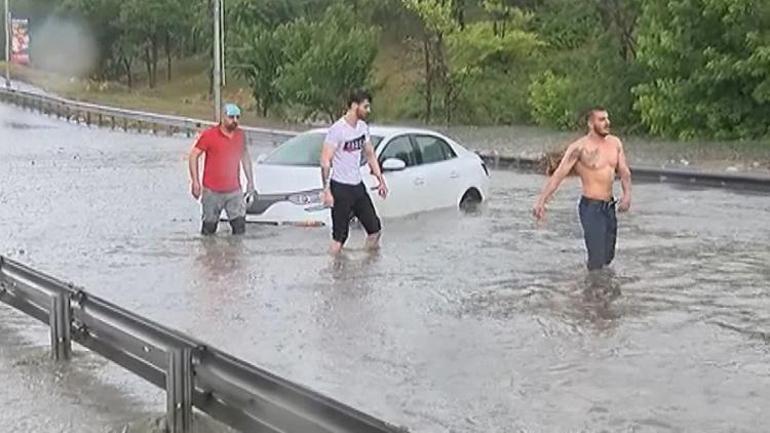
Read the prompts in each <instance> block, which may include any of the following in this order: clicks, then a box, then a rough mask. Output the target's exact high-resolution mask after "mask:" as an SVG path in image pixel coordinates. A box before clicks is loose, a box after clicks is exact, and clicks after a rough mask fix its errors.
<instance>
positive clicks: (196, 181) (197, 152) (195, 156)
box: [188, 146, 203, 199]
mask: <svg viewBox="0 0 770 433" xmlns="http://www.w3.org/2000/svg"><path fill="white" fill-rule="evenodd" d="M202 153H203V150H201V148H199V147H198V146H193V148H192V150H191V151H190V156H189V157H188V167H189V169H190V181H191V187H190V190H191V193H192V196H193V197H195V198H196V199H197V198H198V197H200V195H201V181H200V173H198V161H199V160H200V158H201V154H202Z"/></svg>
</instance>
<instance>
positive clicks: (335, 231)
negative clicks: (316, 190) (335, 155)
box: [330, 181, 382, 244]
mask: <svg viewBox="0 0 770 433" xmlns="http://www.w3.org/2000/svg"><path fill="white" fill-rule="evenodd" d="M330 189H331V192H332V196H333V197H334V207H332V239H334V240H335V241H337V242H339V243H341V244H344V243H345V241H346V240H347V239H348V233H349V231H350V220H351V219H352V218H353V217H354V216H355V217H356V218H358V221H360V222H361V224H362V225H363V226H364V229H365V230H366V233H367V234H370V235H372V234H375V233H378V232H379V231H380V229H381V228H382V226H381V225H380V218H379V217H378V216H377V212H376V211H375V210H374V204H372V199H371V197H369V193H368V192H367V191H366V185H364V183H363V182H361V183H359V184H358V185H348V184H344V183H339V182H335V181H331V183H330Z"/></svg>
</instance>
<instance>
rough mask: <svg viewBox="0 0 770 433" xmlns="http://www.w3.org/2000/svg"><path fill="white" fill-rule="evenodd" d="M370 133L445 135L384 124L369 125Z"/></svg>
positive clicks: (383, 135) (319, 130)
mask: <svg viewBox="0 0 770 433" xmlns="http://www.w3.org/2000/svg"><path fill="white" fill-rule="evenodd" d="M328 129H329V128H314V129H311V130H309V131H306V132H326V131H327V130H328ZM369 133H370V134H371V135H379V136H382V137H389V136H391V135H396V134H435V135H440V136H444V134H442V133H440V132H438V131H433V130H430V129H425V128H418V127H411V126H395V125H394V126H383V125H369Z"/></svg>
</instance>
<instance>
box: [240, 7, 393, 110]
mask: <svg viewBox="0 0 770 433" xmlns="http://www.w3.org/2000/svg"><path fill="white" fill-rule="evenodd" d="M377 42H378V31H377V29H376V28H373V27H371V26H367V25H364V24H361V23H360V21H359V20H358V19H357V17H356V15H355V14H354V12H353V11H352V10H351V9H350V8H346V7H344V6H342V5H334V6H331V7H329V8H328V9H327V10H326V11H325V12H324V13H323V15H322V16H321V17H320V18H317V19H311V18H307V17H300V18H297V19H294V20H292V21H290V22H286V23H283V24H280V25H278V26H276V27H274V28H270V27H267V26H247V27H245V28H243V29H242V30H240V32H239V33H238V36H237V38H236V42H235V47H234V49H233V53H234V55H235V56H236V66H235V68H236V70H237V71H238V73H239V74H240V75H241V76H243V77H245V78H246V79H247V80H248V81H249V84H250V85H251V86H252V91H253V94H254V98H255V100H256V101H257V102H258V104H259V106H260V110H261V111H262V113H263V114H267V112H268V110H270V109H273V108H277V107H276V106H277V105H278V104H281V105H282V107H283V108H284V109H289V111H299V113H300V117H301V118H302V119H308V118H312V117H315V116H317V115H319V114H320V115H323V116H325V117H326V118H327V119H329V120H332V119H334V118H335V117H336V116H337V115H339V114H340V110H341V109H342V108H343V107H344V102H345V97H346V96H347V94H348V92H349V91H350V89H351V88H353V87H358V86H369V85H371V70H372V63H373V61H374V58H375V56H376V54H377Z"/></svg>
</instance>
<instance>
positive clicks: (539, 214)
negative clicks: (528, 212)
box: [532, 200, 545, 221]
mask: <svg viewBox="0 0 770 433" xmlns="http://www.w3.org/2000/svg"><path fill="white" fill-rule="evenodd" d="M532 216H534V217H535V219H536V220H538V221H542V220H543V219H544V218H545V204H544V203H543V202H542V201H540V200H538V201H537V202H536V203H535V205H534V206H533V207H532Z"/></svg>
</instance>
